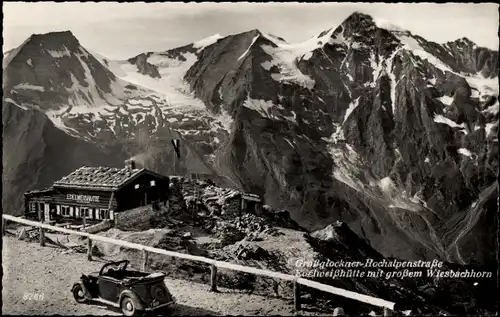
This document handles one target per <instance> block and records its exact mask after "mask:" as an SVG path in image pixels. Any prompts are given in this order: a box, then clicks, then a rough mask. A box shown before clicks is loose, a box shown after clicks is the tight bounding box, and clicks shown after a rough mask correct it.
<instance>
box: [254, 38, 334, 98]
mask: <svg viewBox="0 0 500 317" xmlns="http://www.w3.org/2000/svg"><path fill="white" fill-rule="evenodd" d="M333 31H334V30H333V29H331V30H330V31H328V32H326V33H325V34H324V35H322V36H319V35H318V36H314V37H312V38H311V39H309V40H307V41H305V42H302V43H297V44H288V43H286V42H283V41H276V39H275V38H273V37H271V36H269V35H266V34H263V35H264V37H266V38H267V39H268V40H270V41H272V42H273V43H274V44H276V46H277V47H272V46H269V45H262V46H261V47H262V49H263V50H264V52H266V54H268V55H270V56H271V57H272V58H273V59H272V61H271V62H269V63H265V64H264V63H262V64H261V65H262V67H263V68H264V69H266V70H269V69H271V67H272V66H277V67H278V68H279V69H280V73H279V74H272V77H273V79H275V80H276V81H283V82H291V83H295V84H298V85H300V86H302V87H305V88H308V89H312V88H313V87H314V84H315V82H314V80H313V79H311V78H310V77H309V76H307V75H304V74H303V73H302V72H301V71H300V70H299V69H298V67H297V62H298V60H300V59H305V60H308V59H310V58H311V57H312V52H313V51H315V50H317V49H322V48H323V46H324V45H325V44H327V43H329V41H330V40H331V36H332V34H333Z"/></svg>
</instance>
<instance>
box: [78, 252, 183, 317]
mask: <svg viewBox="0 0 500 317" xmlns="http://www.w3.org/2000/svg"><path fill="white" fill-rule="evenodd" d="M128 264H129V261H127V260H123V261H118V262H111V263H107V264H105V265H104V266H103V267H102V268H101V271H99V272H94V273H90V274H89V275H85V274H83V275H82V276H81V278H80V281H78V282H76V283H75V284H74V285H73V288H72V290H71V291H72V293H73V296H74V297H75V300H76V301H77V302H78V303H85V302H92V301H97V302H100V303H104V304H107V305H110V306H113V307H116V308H121V310H122V312H123V314H124V315H125V316H134V315H137V314H138V313H140V312H144V311H152V310H158V309H161V308H165V307H166V306H169V305H171V304H173V303H174V302H175V298H174V297H173V296H172V294H171V293H170V291H169V290H168V287H167V285H166V284H165V274H163V273H147V272H142V271H134V270H127V266H128Z"/></svg>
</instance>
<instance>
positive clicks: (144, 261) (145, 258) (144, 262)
mask: <svg viewBox="0 0 500 317" xmlns="http://www.w3.org/2000/svg"><path fill="white" fill-rule="evenodd" d="M148 255H149V253H148V251H146V249H142V270H143V271H144V272H146V269H147V267H148Z"/></svg>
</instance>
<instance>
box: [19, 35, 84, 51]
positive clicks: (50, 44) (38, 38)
mask: <svg viewBox="0 0 500 317" xmlns="http://www.w3.org/2000/svg"><path fill="white" fill-rule="evenodd" d="M27 44H30V45H35V46H39V47H43V48H45V49H52V50H53V49H58V48H60V47H61V46H65V47H66V48H67V49H68V50H70V51H72V50H76V49H77V48H78V46H79V45H80V42H79V41H78V39H77V38H76V37H75V36H74V35H73V33H72V32H71V31H58V32H49V33H44V34H33V35H31V36H30V38H29V39H28V41H27V43H26V45H27Z"/></svg>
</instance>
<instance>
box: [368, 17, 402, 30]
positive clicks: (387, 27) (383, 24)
mask: <svg viewBox="0 0 500 317" xmlns="http://www.w3.org/2000/svg"><path fill="white" fill-rule="evenodd" d="M374 22H375V25H376V26H377V27H378V28H380V29H385V30H387V31H395V32H407V31H406V30H405V29H403V28H401V27H399V26H397V25H394V24H391V23H389V22H388V21H387V20H384V19H379V18H375V19H374Z"/></svg>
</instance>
